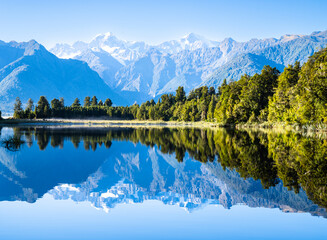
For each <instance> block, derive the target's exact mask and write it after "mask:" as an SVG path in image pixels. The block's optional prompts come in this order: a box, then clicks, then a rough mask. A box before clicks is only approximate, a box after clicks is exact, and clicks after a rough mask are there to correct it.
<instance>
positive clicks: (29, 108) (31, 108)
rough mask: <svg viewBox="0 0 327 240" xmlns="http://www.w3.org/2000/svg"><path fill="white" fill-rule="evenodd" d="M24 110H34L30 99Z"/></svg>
mask: <svg viewBox="0 0 327 240" xmlns="http://www.w3.org/2000/svg"><path fill="white" fill-rule="evenodd" d="M25 110H29V111H33V110H34V102H33V100H32V99H31V98H29V99H28V101H27V105H26V109H25Z"/></svg>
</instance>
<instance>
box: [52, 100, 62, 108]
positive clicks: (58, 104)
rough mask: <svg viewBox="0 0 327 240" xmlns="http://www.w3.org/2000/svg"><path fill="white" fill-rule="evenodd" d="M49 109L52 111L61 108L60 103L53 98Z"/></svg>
mask: <svg viewBox="0 0 327 240" xmlns="http://www.w3.org/2000/svg"><path fill="white" fill-rule="evenodd" d="M51 108H52V109H53V110H58V109H60V108H61V103H60V101H59V100H58V99H57V98H54V99H53V100H52V101H51Z"/></svg>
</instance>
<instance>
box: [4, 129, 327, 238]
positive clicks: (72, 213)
mask: <svg viewBox="0 0 327 240" xmlns="http://www.w3.org/2000/svg"><path fill="white" fill-rule="evenodd" d="M0 132H1V135H0V138H1V139H7V138H9V137H10V136H15V137H16V138H20V139H21V140H23V141H24V142H22V143H20V144H19V143H18V144H16V145H14V146H10V147H6V146H4V145H3V146H1V147H0V239H8V240H10V239H33V240H36V239H57V240H58V239H327V219H326V217H327V213H326V207H327V189H326V184H327V140H326V139H319V138H304V137H302V136H300V135H297V134H294V133H288V134H276V133H257V132H242V131H227V130H215V131H212V130H198V129H146V128H137V129H130V128H75V127H58V126H57V127H55V126H53V127H50V126H48V127H41V126H39V127H19V128H11V127H2V128H1V127H0Z"/></svg>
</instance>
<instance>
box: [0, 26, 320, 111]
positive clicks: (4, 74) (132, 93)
mask: <svg viewBox="0 0 327 240" xmlns="http://www.w3.org/2000/svg"><path fill="white" fill-rule="evenodd" d="M326 45H327V31H323V32H313V33H312V34H310V35H284V36H282V37H280V38H279V39H276V38H267V39H251V40H250V41H247V42H237V41H235V40H233V39H232V38H226V39H224V40H223V41H220V42H219V41H212V40H208V39H206V38H205V37H202V36H200V35H197V34H194V33H191V34H189V35H187V36H185V37H182V38H181V39H178V40H171V41H166V42H163V43H161V44H158V45H149V44H147V43H145V42H142V41H139V42H137V41H125V40H121V39H119V38H117V37H116V36H115V35H114V34H112V33H106V34H100V35H97V36H96V37H95V38H94V39H93V40H91V41H90V42H88V43H87V42H82V41H78V42H76V43H74V44H72V45H69V44H57V45H56V46H55V47H53V48H51V49H50V50H49V51H48V50H46V49H45V48H44V47H43V46H42V45H40V44H39V43H37V42H36V41H34V40H32V41H30V42H27V43H17V42H9V43H5V42H0V106H1V110H2V111H3V112H10V111H12V105H13V102H14V100H15V98H16V97H17V96H18V97H20V98H21V99H22V101H23V103H25V102H26V101H27V99H28V98H29V97H31V98H32V99H33V100H34V101H37V100H38V98H39V97H40V95H45V96H47V97H48V99H50V100H51V99H52V98H54V97H57V98H59V97H64V98H65V100H66V104H71V103H72V101H73V99H74V98H76V97H79V98H80V99H81V100H82V99H83V98H84V97H85V96H87V95H89V96H93V95H96V96H97V97H98V99H103V100H104V99H105V98H107V97H109V98H111V99H112V100H113V102H114V104H116V105H121V104H133V103H135V102H137V103H142V102H144V101H146V100H149V99H152V98H154V99H158V98H159V97H160V96H161V95H162V94H165V93H173V92H174V91H175V90H176V89H177V87H178V86H183V87H184V88H185V90H186V92H189V91H190V90H192V89H193V88H196V87H199V86H204V85H207V86H214V87H215V88H217V87H218V86H219V85H220V84H221V82H222V81H223V79H225V78H226V79H228V80H231V79H233V80H238V79H239V78H240V76H241V75H243V74H249V75H253V74H255V73H258V72H260V71H261V69H262V67H263V66H264V65H271V66H273V67H276V68H277V69H279V70H280V71H283V69H284V67H285V66H287V65H288V64H294V62H295V61H300V62H301V63H303V62H305V61H306V60H307V58H308V57H309V56H310V55H312V54H313V53H314V52H315V51H317V50H319V49H321V48H323V47H325V46H326Z"/></svg>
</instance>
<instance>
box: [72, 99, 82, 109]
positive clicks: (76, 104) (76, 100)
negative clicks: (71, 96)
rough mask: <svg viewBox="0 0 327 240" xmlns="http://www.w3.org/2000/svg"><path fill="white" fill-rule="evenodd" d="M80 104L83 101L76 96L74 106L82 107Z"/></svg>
mask: <svg viewBox="0 0 327 240" xmlns="http://www.w3.org/2000/svg"><path fill="white" fill-rule="evenodd" d="M80 106H81V103H80V101H79V99H78V98H75V100H74V102H73V104H72V107H73V108H77V107H80Z"/></svg>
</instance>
